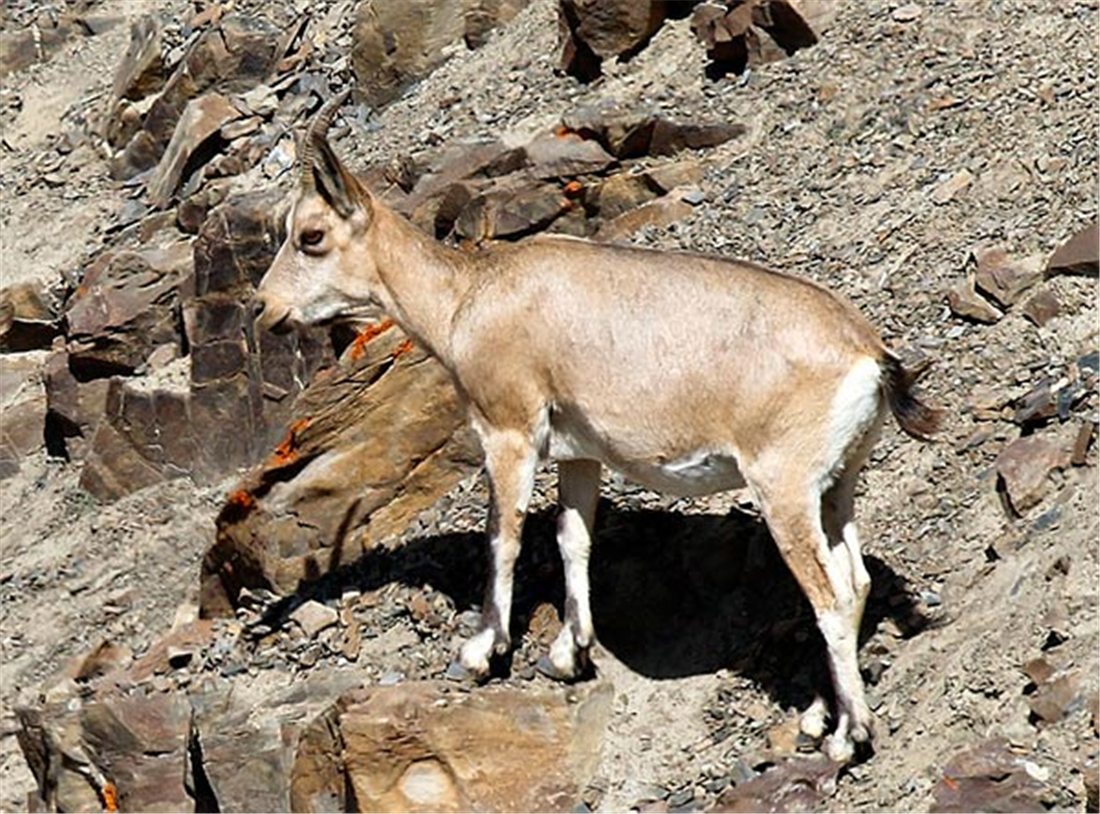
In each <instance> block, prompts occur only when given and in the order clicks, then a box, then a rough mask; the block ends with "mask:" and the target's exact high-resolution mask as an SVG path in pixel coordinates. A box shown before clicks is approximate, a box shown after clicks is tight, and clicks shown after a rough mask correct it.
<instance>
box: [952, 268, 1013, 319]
mask: <svg viewBox="0 0 1100 814" xmlns="http://www.w3.org/2000/svg"><path fill="white" fill-rule="evenodd" d="M947 305H948V307H950V308H951V313H953V314H954V315H955V316H958V317H963V318H964V319H972V320H974V321H975V322H981V323H985V324H987V325H988V324H992V323H994V322H996V321H997V320H999V319H1000V318H1001V317H1003V316H1004V312H1003V311H1001V310H1000V309H999V308H997V307H996V306H995V305H993V304H992V303H991V302H989V300H987V299H986V298H985V297H983V296H981V295H980V294H979V293H978V292H977V290H976V289H975V287H974V280H973V279H972V278H970V277H968V278H967V279H966V280H965V281H963V282H961V283H959V284H957V285H956V286H955V287H954V288H952V289H951V290H950V291H948V292H947Z"/></svg>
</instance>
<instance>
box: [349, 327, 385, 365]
mask: <svg viewBox="0 0 1100 814" xmlns="http://www.w3.org/2000/svg"><path fill="white" fill-rule="evenodd" d="M392 327H393V320H392V319H384V320H382V321H381V322H378V323H375V324H372V325H368V326H367V327H366V328H364V329H363V330H361V331H360V332H359V333H358V334H357V335H356V337H355V339H353V340H352V342H351V350H349V351H348V358H349V359H351V360H352V361H353V362H354V361H356V360H358V359H361V358H362V357H363V354H364V353H365V352H366V348H367V343H368V342H370V341H371V340H372V339H374V338H375V337H376V336H381V335H382V334H384V333H385V332H386V331H388V330H389V329H390V328H392Z"/></svg>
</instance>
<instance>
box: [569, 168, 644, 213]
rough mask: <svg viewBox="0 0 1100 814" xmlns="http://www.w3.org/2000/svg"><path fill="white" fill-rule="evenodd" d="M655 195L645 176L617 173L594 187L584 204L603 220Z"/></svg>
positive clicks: (632, 207) (626, 210)
mask: <svg viewBox="0 0 1100 814" xmlns="http://www.w3.org/2000/svg"><path fill="white" fill-rule="evenodd" d="M656 197H657V192H655V191H654V190H653V189H652V187H650V185H649V183H647V180H646V178H645V176H642V175H633V174H630V173H618V174H616V175H613V176H611V177H610V178H608V179H607V180H606V181H604V182H603V183H602V184H600V185H599V186H598V187H596V188H595V191H594V193H593V194H591V195H590V196H589V197H588V198H587V200H586V201H585V205H586V207H587V208H588V209H589V210H590V211H592V212H594V213H595V214H597V215H599V217H601V218H603V219H604V220H612V219H614V218H616V217H618V216H619V215H621V214H623V213H624V212H629V211H630V210H631V209H636V208H637V207H639V206H641V205H642V204H644V203H646V202H647V201H652V200H653V199H654V198H656Z"/></svg>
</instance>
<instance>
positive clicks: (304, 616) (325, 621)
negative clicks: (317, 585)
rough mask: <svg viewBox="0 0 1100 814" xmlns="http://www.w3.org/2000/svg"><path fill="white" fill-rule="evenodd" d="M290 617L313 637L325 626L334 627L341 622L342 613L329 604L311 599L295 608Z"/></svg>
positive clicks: (304, 631) (308, 635) (309, 636)
mask: <svg viewBox="0 0 1100 814" xmlns="http://www.w3.org/2000/svg"><path fill="white" fill-rule="evenodd" d="M290 618H291V619H293V620H294V621H295V622H297V623H298V626H299V627H300V628H301V629H302V632H303V633H305V634H306V636H307V637H308V638H310V639H312V638H313V637H315V636H316V635H317V634H318V633H320V632H321V631H322V630H324V629H325V628H329V627H332V626H333V625H335V624H336V623H337V622H339V621H340V614H339V613H337V612H336V611H335V610H333V609H332V608H330V607H329V606H328V605H325V604H324V603H321V602H318V601H317V600H315V599H310V600H308V601H306V602H303V603H302V604H301V605H299V606H298V607H297V608H295V609H294V612H293V613H291V614H290Z"/></svg>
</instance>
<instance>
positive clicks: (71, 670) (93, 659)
mask: <svg viewBox="0 0 1100 814" xmlns="http://www.w3.org/2000/svg"><path fill="white" fill-rule="evenodd" d="M133 660H134V653H133V651H132V650H131V649H130V648H129V647H127V646H126V645H124V644H122V645H120V644H115V643H114V642H112V641H110V640H107V639H104V640H103V641H101V642H100V643H99V644H97V645H96V646H95V647H94V648H92V652H90V653H88V654H86V655H83V656H78V657H77V658H75V659H73V661H72V662H71V663H70V664H69V666H68V668H67V669H66V671H65V672H66V674H68V675H69V676H70V677H71V678H72V679H73V680H74V681H85V682H86V681H92V680H93V679H97V678H100V677H102V676H104V675H107V674H108V673H112V672H115V671H116V670H124V669H126V668H127V667H129V666H130V665H131V664H132V663H133Z"/></svg>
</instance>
